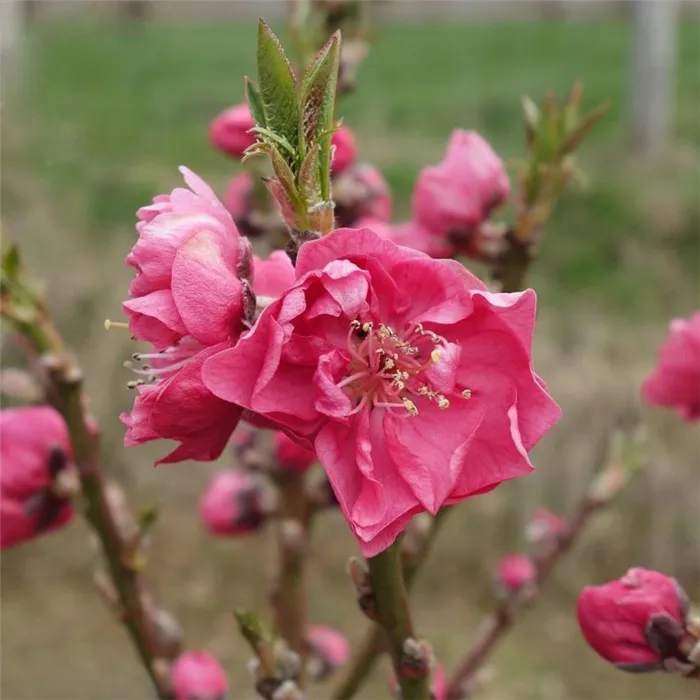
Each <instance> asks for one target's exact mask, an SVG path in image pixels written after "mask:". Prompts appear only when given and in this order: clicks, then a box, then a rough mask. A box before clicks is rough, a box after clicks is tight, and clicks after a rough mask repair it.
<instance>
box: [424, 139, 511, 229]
mask: <svg viewBox="0 0 700 700" xmlns="http://www.w3.org/2000/svg"><path fill="white" fill-rule="evenodd" d="M509 193H510V182H509V180H508V174H507V173H506V171H505V168H504V167H503V163H502V162H501V159H500V158H499V157H498V156H497V155H496V154H495V153H494V151H493V149H492V148H491V146H489V144H488V143H487V142H486V141H485V140H484V139H483V138H482V137H481V136H479V134H477V133H476V132H475V131H462V130H459V129H458V130H456V131H453V132H452V135H451V136H450V140H449V142H448V144H447V153H446V155H445V158H444V159H443V161H442V163H440V164H439V165H433V166H429V167H426V168H423V170H421V172H420V175H419V176H418V180H417V182H416V186H415V189H414V191H413V215H414V217H415V219H416V220H417V221H418V222H419V223H421V224H422V225H423V226H424V227H425V228H426V229H428V230H429V231H431V232H432V233H434V234H436V235H438V236H442V235H445V234H446V233H448V232H452V233H459V232H466V231H471V230H473V229H475V228H476V227H477V226H478V225H479V224H480V223H481V222H482V221H483V220H484V219H485V218H486V217H487V216H488V215H489V212H490V211H491V210H492V209H493V208H494V207H496V206H499V205H500V204H502V203H503V202H505V200H506V199H507V198H508V195H509Z"/></svg>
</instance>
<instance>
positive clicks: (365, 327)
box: [362, 321, 373, 333]
mask: <svg viewBox="0 0 700 700" xmlns="http://www.w3.org/2000/svg"><path fill="white" fill-rule="evenodd" d="M372 328H373V325H372V321H367V322H365V323H363V324H362V330H363V331H364V332H365V333H369V332H370V331H371V330H372Z"/></svg>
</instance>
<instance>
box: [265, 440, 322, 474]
mask: <svg viewBox="0 0 700 700" xmlns="http://www.w3.org/2000/svg"><path fill="white" fill-rule="evenodd" d="M275 456H276V457H277V463H278V464H279V465H280V466H281V467H282V468H284V469H290V470H292V471H297V472H304V471H306V470H307V469H308V468H309V467H310V466H311V465H313V464H315V463H316V453H315V452H314V451H313V450H310V449H308V448H307V447H303V446H302V445H299V444H297V443H296V442H295V441H294V440H292V439H291V438H290V437H289V436H288V435H286V434H285V433H283V432H278V433H276V434H275Z"/></svg>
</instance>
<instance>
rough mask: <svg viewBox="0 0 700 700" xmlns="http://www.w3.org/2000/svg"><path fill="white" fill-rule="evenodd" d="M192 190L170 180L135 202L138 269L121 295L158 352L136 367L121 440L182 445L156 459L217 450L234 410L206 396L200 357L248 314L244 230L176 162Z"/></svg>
mask: <svg viewBox="0 0 700 700" xmlns="http://www.w3.org/2000/svg"><path fill="white" fill-rule="evenodd" d="M181 172H182V173H183V175H184V177H185V182H186V183H187V184H188V185H189V187H190V189H183V188H177V189H175V190H173V191H172V193H171V194H170V195H160V196H158V197H156V198H155V199H154V201H153V204H152V205H150V206H147V207H143V208H142V209H140V210H139V211H138V218H139V222H138V224H137V230H138V232H139V239H138V241H137V242H136V244H135V245H134V247H133V249H132V251H131V252H130V253H129V255H128V256H127V259H126V261H127V264H128V265H130V266H131V267H133V268H135V269H136V277H135V278H134V280H133V281H132V283H131V286H130V288H129V293H130V297H131V298H130V299H128V300H127V301H125V302H124V304H123V306H124V310H125V312H126V314H127V315H128V316H129V329H130V330H131V333H132V334H133V335H134V337H135V338H136V339H138V340H142V341H147V342H149V343H151V344H152V345H153V346H154V350H155V352H150V353H137V354H136V355H135V356H134V359H136V360H139V361H143V362H146V363H147V365H146V366H145V367H144V368H143V369H138V370H135V371H136V373H137V374H140V375H141V376H142V377H143V379H141V380H139V381H138V382H135V384H137V385H138V386H137V388H138V396H137V398H136V401H135V402H134V408H133V410H132V411H131V414H130V415H124V416H122V420H123V422H124V423H125V424H126V425H127V427H128V430H127V434H126V437H125V444H126V445H127V446H129V445H136V444H141V443H143V442H147V441H150V440H155V439H157V438H166V439H172V440H178V441H180V442H181V446H180V447H178V448H177V449H175V450H174V451H173V452H171V453H170V454H169V455H167V456H166V457H164V458H163V459H161V460H160V462H177V461H181V460H184V459H200V460H211V459H215V458H216V457H218V456H219V455H220V454H221V452H222V450H223V449H224V447H225V445H226V442H227V441H228V438H229V436H230V434H231V432H232V430H233V428H234V427H235V425H236V423H237V422H238V419H239V417H240V414H241V409H240V408H239V407H237V406H233V405H231V404H229V403H226V402H225V401H222V400H221V399H218V398H217V397H215V396H213V395H212V394H211V392H209V391H208V390H207V389H206V388H205V387H204V385H203V384H202V382H201V376H200V370H201V367H202V364H203V362H204V360H205V359H206V358H207V357H208V356H209V355H212V354H214V353H216V352H217V351H218V350H221V349H224V348H226V347H229V346H230V345H232V344H233V343H235V341H236V339H237V338H238V336H239V335H240V333H241V331H242V330H243V328H244V320H245V317H246V316H247V315H248V314H249V312H250V309H249V308H248V307H249V306H250V305H251V304H250V301H251V294H252V293H251V291H250V289H249V284H248V281H247V276H248V275H249V270H248V269H247V268H248V267H249V266H250V264H251V262H252V260H251V258H252V256H251V255H250V251H249V244H248V243H247V239H245V238H242V237H241V236H240V235H239V233H238V230H237V229H236V226H235V224H234V223H233V220H232V219H231V215H230V214H229V213H228V212H227V211H226V209H225V208H224V206H223V205H222V204H221V202H219V200H218V199H217V198H216V196H215V195H214V193H213V192H212V191H211V189H210V188H209V186H208V185H207V184H206V183H205V182H204V181H203V180H201V179H200V178H199V177H197V176H196V175H195V174H194V173H192V172H191V171H190V170H188V169H187V168H181Z"/></svg>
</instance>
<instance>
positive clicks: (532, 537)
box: [526, 508, 566, 542]
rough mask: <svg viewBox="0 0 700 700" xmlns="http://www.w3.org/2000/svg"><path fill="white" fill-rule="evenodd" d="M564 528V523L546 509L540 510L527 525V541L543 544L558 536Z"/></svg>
mask: <svg viewBox="0 0 700 700" xmlns="http://www.w3.org/2000/svg"><path fill="white" fill-rule="evenodd" d="M565 526H566V521H565V520H564V519H563V518H560V517H559V516H558V515H555V514H554V513H552V512H551V511H549V510H547V509H546V508H540V509H539V510H537V511H536V512H535V514H534V515H533V516H532V517H531V518H530V522H529V523H528V524H527V528H526V530H527V532H526V535H527V539H528V541H530V542H543V541H545V540H551V539H553V538H555V537H557V536H559V535H560V534H561V533H562V532H563V531H564V528H565Z"/></svg>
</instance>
